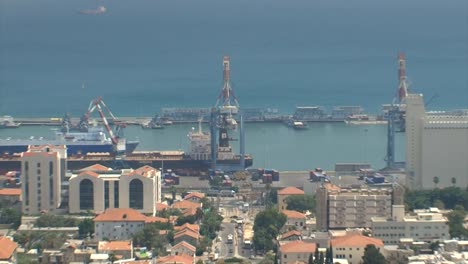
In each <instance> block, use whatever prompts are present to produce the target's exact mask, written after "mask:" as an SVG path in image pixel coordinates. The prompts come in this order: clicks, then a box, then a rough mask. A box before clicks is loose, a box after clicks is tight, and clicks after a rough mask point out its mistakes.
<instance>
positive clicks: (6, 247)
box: [0, 236, 18, 260]
mask: <svg viewBox="0 0 468 264" xmlns="http://www.w3.org/2000/svg"><path fill="white" fill-rule="evenodd" d="M17 247H18V244H16V243H15V242H13V241H12V240H11V239H9V238H7V237H5V236H2V237H0V260H7V259H10V258H11V256H12V255H13V253H14V252H15V249H16V248H17Z"/></svg>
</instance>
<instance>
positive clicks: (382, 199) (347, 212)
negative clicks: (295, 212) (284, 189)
mask: <svg viewBox="0 0 468 264" xmlns="http://www.w3.org/2000/svg"><path fill="white" fill-rule="evenodd" d="M316 197H317V230H322V231H324V230H328V229H344V228H359V227H371V225H372V224H371V219H372V217H377V216H380V217H385V218H389V217H391V213H392V212H391V209H392V190H390V189H347V188H338V187H337V186H334V185H331V184H324V185H323V186H321V187H320V188H319V189H318V190H317V194H316Z"/></svg>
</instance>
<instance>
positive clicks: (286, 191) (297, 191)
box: [278, 187, 304, 195]
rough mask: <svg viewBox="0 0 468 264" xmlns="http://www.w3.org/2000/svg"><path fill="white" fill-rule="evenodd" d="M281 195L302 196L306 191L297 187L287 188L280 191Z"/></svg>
mask: <svg viewBox="0 0 468 264" xmlns="http://www.w3.org/2000/svg"><path fill="white" fill-rule="evenodd" d="M278 194H279V195H301V194H304V191H303V190H301V189H298V188H296V187H286V188H284V189H281V190H279V191H278Z"/></svg>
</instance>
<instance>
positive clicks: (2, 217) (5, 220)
mask: <svg viewBox="0 0 468 264" xmlns="http://www.w3.org/2000/svg"><path fill="white" fill-rule="evenodd" d="M0 224H12V225H13V226H12V227H13V229H18V227H19V226H20V225H21V213H20V212H18V211H16V210H14V209H11V208H3V209H1V210H0Z"/></svg>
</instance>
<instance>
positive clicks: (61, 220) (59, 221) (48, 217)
mask: <svg viewBox="0 0 468 264" xmlns="http://www.w3.org/2000/svg"><path fill="white" fill-rule="evenodd" d="M34 225H35V226H36V227H75V226H77V225H78V223H77V220H76V219H74V218H71V217H64V216H61V215H52V214H43V215H41V216H40V217H39V218H37V219H36V222H35V223H34Z"/></svg>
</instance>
